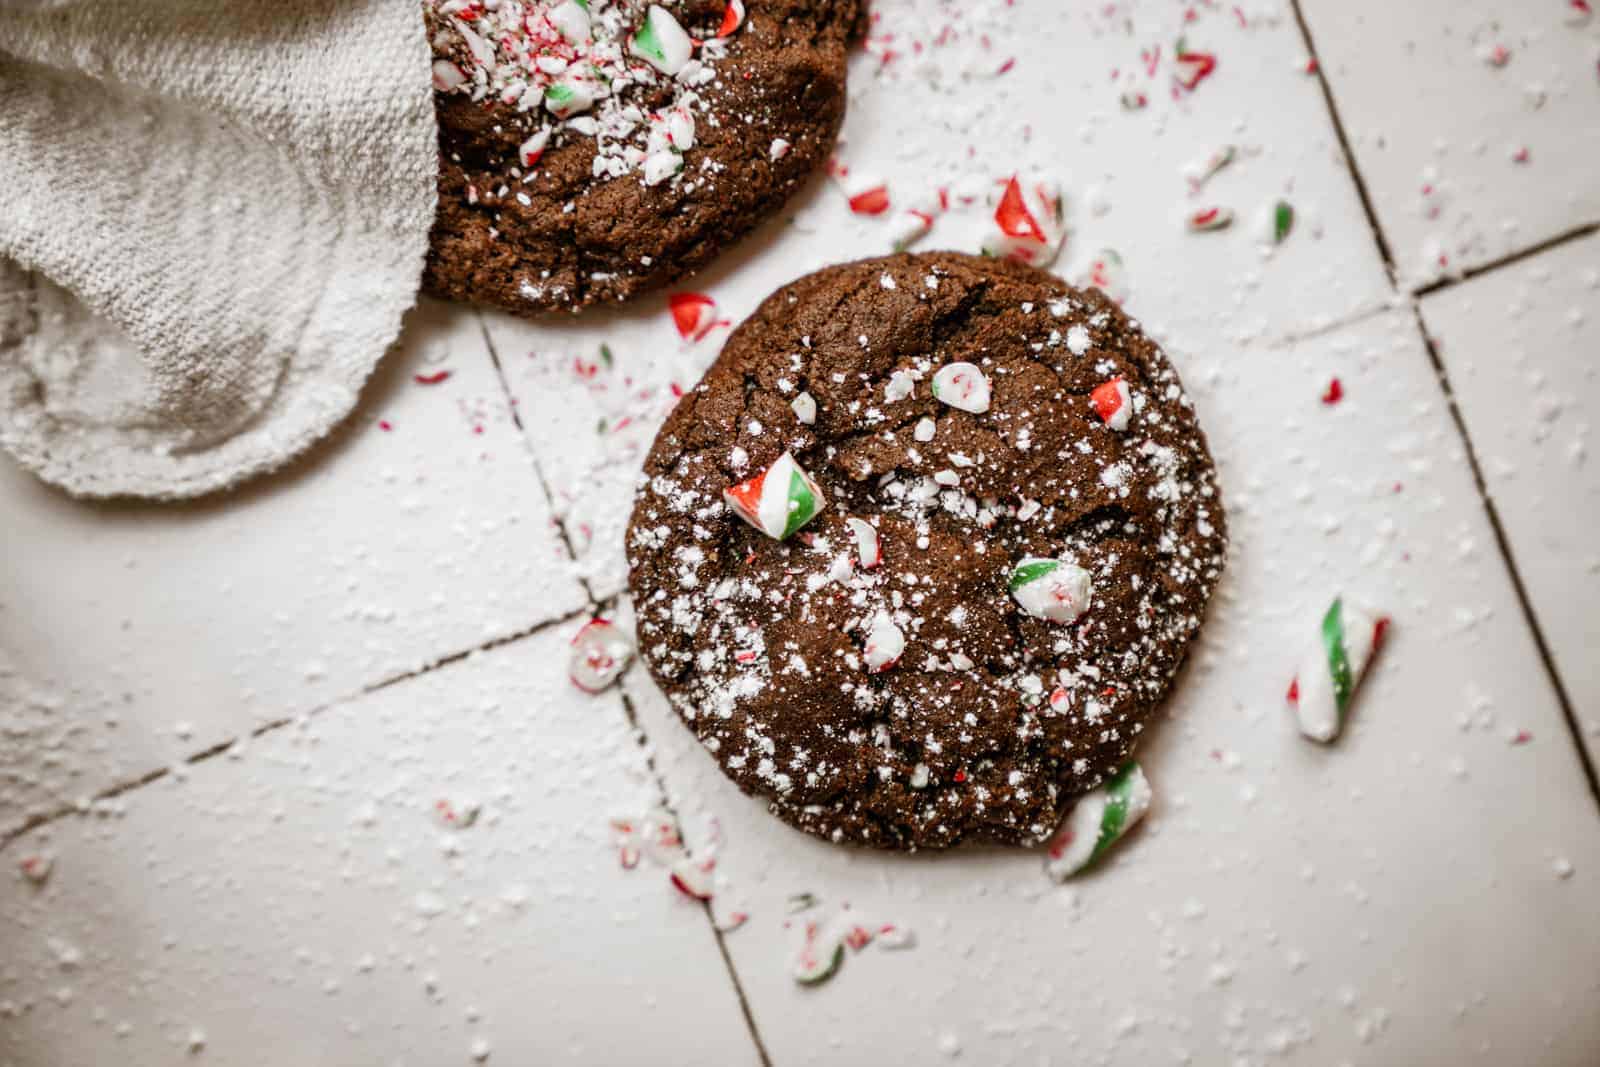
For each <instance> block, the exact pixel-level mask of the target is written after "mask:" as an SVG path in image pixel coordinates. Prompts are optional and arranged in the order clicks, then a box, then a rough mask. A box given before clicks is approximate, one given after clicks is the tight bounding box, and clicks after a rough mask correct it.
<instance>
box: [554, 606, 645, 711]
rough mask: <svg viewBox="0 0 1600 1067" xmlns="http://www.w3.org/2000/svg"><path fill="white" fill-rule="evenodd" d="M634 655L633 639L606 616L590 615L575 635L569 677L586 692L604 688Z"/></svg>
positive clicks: (616, 676) (568, 667)
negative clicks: (605, 617) (593, 617)
mask: <svg viewBox="0 0 1600 1067" xmlns="http://www.w3.org/2000/svg"><path fill="white" fill-rule="evenodd" d="M632 658H633V639H632V638H630V637H629V636H628V635H627V634H626V633H625V632H623V630H622V628H621V627H619V626H617V625H615V624H614V623H612V622H611V621H609V620H607V619H604V618H595V619H590V620H589V621H588V622H586V623H584V625H583V628H582V629H580V630H579V631H578V632H577V634H575V635H574V636H573V638H572V655H571V657H570V659H569V660H568V661H567V677H568V678H570V679H572V684H573V685H575V686H577V687H578V688H579V689H582V690H583V691H584V692H585V693H599V692H603V691H604V690H605V689H606V688H607V687H609V686H610V685H611V683H612V682H615V681H616V680H617V678H618V677H620V676H621V674H622V672H623V670H624V669H625V668H626V667H627V666H628V661H629V660H631V659H632Z"/></svg>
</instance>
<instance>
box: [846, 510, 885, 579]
mask: <svg viewBox="0 0 1600 1067" xmlns="http://www.w3.org/2000/svg"><path fill="white" fill-rule="evenodd" d="M844 523H845V525H846V526H848V527H849V528H850V536H851V537H853V538H854V539H855V542H856V559H857V560H859V561H860V563H861V566H862V568H863V569H865V570H870V569H872V568H873V567H876V566H877V565H878V564H879V563H880V562H882V560H883V554H882V553H881V552H880V551H879V550H878V531H877V528H876V527H874V526H873V525H872V523H870V522H868V521H866V520H865V519H857V518H849V519H846V520H844Z"/></svg>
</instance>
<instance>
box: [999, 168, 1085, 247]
mask: <svg viewBox="0 0 1600 1067" xmlns="http://www.w3.org/2000/svg"><path fill="white" fill-rule="evenodd" d="M993 221H994V229H993V230H991V232H990V234H989V236H988V237H986V238H985V239H984V242H983V253H984V255H988V256H994V257H996V258H998V259H1010V260H1014V261H1016V262H1018V263H1026V264H1029V265H1031V266H1035V267H1047V266H1049V265H1050V264H1051V263H1053V262H1055V259H1056V256H1057V255H1059V254H1060V252H1061V245H1062V243H1063V242H1064V241H1065V240H1066V222H1065V211H1064V208H1063V206H1062V200H1061V190H1060V187H1059V186H1057V185H1056V183H1055V182H1053V181H1050V180H1048V179H1044V178H1032V179H1029V180H1027V181H1024V180H1022V179H1021V178H1019V177H1018V176H1017V175H1014V174H1013V175H1012V176H1011V177H1010V178H1008V179H1007V180H1006V183H1005V189H1004V191H1003V192H1002V193H1001V195H1000V202H999V204H997V205H996V207H995V210H994V220H993Z"/></svg>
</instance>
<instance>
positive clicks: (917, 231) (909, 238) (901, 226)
mask: <svg viewBox="0 0 1600 1067" xmlns="http://www.w3.org/2000/svg"><path fill="white" fill-rule="evenodd" d="M949 207H950V194H949V192H948V191H946V190H944V189H940V190H938V191H937V192H935V193H933V194H930V195H928V196H925V197H923V198H922V199H920V200H916V201H913V202H912V203H911V205H910V206H909V207H906V208H904V209H902V210H900V211H898V212H896V213H895V216H894V219H893V220H892V221H891V222H890V224H889V240H890V242H891V244H892V245H893V247H894V250H895V251H896V252H904V251H905V250H906V249H908V248H910V247H911V246H912V245H914V244H916V243H917V242H918V241H920V240H922V239H923V238H924V237H926V236H927V235H928V233H929V232H930V231H931V230H932V229H933V224H934V221H935V220H936V219H938V217H939V216H940V215H943V214H944V213H945V212H946V211H947V210H949Z"/></svg>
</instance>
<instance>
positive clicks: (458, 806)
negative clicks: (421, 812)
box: [433, 797, 483, 830]
mask: <svg viewBox="0 0 1600 1067" xmlns="http://www.w3.org/2000/svg"><path fill="white" fill-rule="evenodd" d="M482 811H483V805H482V804H481V803H479V802H478V801H477V800H475V799H473V798H471V797H440V798H439V799H438V800H435V801H434V802H433V818H434V821H436V822H437V823H438V824H439V825H440V826H442V827H444V828H445V829H447V830H465V829H466V828H467V827H469V826H471V825H472V824H473V823H475V822H477V821H478V815H479V814H480V813H482Z"/></svg>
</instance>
